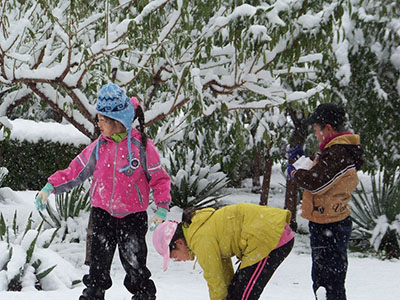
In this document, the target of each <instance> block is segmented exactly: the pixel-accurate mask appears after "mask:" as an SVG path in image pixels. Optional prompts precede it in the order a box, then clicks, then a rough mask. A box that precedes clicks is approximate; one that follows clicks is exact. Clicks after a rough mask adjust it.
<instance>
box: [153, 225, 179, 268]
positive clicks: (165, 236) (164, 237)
mask: <svg viewBox="0 0 400 300" xmlns="http://www.w3.org/2000/svg"><path fill="white" fill-rule="evenodd" d="M177 226H178V222H176V221H165V222H163V223H161V224H160V225H158V226H157V228H156V229H155V230H154V233H153V245H154V248H156V250H157V252H158V253H159V254H160V255H161V256H162V257H163V258H164V261H163V270H164V272H165V271H166V270H167V268H168V262H169V255H170V254H169V243H170V242H171V240H172V237H173V236H174V234H175V231H176V227H177Z"/></svg>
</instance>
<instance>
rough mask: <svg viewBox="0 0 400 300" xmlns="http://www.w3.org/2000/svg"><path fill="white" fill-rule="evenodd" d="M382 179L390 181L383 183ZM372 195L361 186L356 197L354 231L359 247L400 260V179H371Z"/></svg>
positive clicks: (394, 177) (353, 202)
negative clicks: (368, 248) (365, 246)
mask: <svg viewBox="0 0 400 300" xmlns="http://www.w3.org/2000/svg"><path fill="white" fill-rule="evenodd" d="M383 177H387V178H388V179H386V180H383V179H382V178H383ZM371 188H372V191H368V190H367V189H366V188H365V186H364V185H363V184H362V183H361V190H359V191H357V192H356V194H355V195H353V199H352V204H353V215H352V218H353V220H354V222H355V229H354V231H353V237H354V239H355V240H358V242H359V244H361V245H367V246H369V247H373V248H374V250H375V251H378V252H380V253H382V254H383V255H384V256H385V257H387V258H394V257H395V258H399V257H400V176H397V178H396V176H389V177H388V176H384V175H382V173H380V174H379V176H378V180H377V179H375V176H373V177H371Z"/></svg>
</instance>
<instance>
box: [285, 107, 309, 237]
mask: <svg viewBox="0 0 400 300" xmlns="http://www.w3.org/2000/svg"><path fill="white" fill-rule="evenodd" d="M289 115H290V117H291V119H292V121H293V123H294V132H293V134H292V136H291V137H290V139H289V147H290V148H293V147H295V146H296V145H304V143H305V141H306V136H307V127H306V126H305V125H304V124H303V119H304V111H302V112H301V114H300V117H298V116H297V114H296V112H295V111H293V110H292V109H291V108H289ZM289 163H290V164H292V163H294V161H291V160H289ZM297 191H298V186H297V184H295V183H294V182H293V181H292V180H290V179H289V177H286V195H285V208H286V209H288V210H290V212H291V213H292V218H291V220H290V224H289V225H290V227H291V228H292V229H293V230H294V231H297V221H296V214H297V197H298V193H297Z"/></svg>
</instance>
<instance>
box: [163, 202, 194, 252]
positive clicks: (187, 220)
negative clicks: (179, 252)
mask: <svg viewBox="0 0 400 300" xmlns="http://www.w3.org/2000/svg"><path fill="white" fill-rule="evenodd" d="M196 210H197V209H196V208H195V207H188V208H186V209H185V210H184V211H183V213H182V222H180V223H179V224H178V226H177V227H176V230H175V234H174V236H173V237H172V239H171V241H170V242H169V251H172V250H174V249H175V242H176V241H177V240H180V239H182V240H184V241H185V243H186V240H185V236H184V234H183V227H189V225H190V224H191V223H192V218H193V216H194V215H195V214H196Z"/></svg>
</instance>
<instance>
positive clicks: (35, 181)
mask: <svg viewBox="0 0 400 300" xmlns="http://www.w3.org/2000/svg"><path fill="white" fill-rule="evenodd" d="M85 147H86V145H80V146H79V147H76V146H74V145H72V144H61V143H59V142H50V141H44V140H39V141H38V142H37V143H32V142H28V141H19V140H14V139H9V140H8V141H7V140H3V141H0V158H1V161H0V166H2V167H5V168H7V169H8V171H9V173H8V175H7V176H6V177H5V178H4V180H3V184H2V185H3V186H7V187H10V188H11V189H13V190H40V189H41V188H42V187H43V186H44V185H45V184H46V182H47V178H48V177H49V176H50V175H51V174H53V173H54V172H55V171H57V170H61V169H65V168H67V167H68V165H69V163H70V161H71V160H72V159H73V158H74V157H75V156H77V155H78V154H79V153H80V152H81V151H82V150H83V149H84V148H85Z"/></svg>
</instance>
